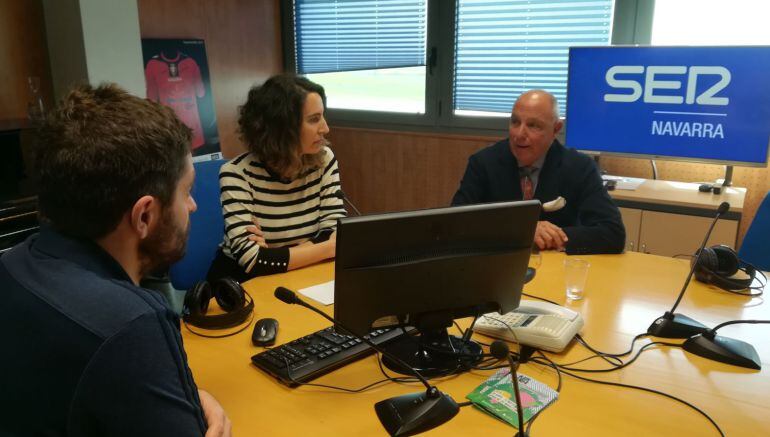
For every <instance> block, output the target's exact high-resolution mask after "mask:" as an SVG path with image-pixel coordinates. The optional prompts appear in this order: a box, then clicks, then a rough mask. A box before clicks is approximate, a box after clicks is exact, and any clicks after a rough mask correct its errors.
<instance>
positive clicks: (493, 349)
mask: <svg viewBox="0 0 770 437" xmlns="http://www.w3.org/2000/svg"><path fill="white" fill-rule="evenodd" d="M489 353H490V354H492V356H493V357H495V358H497V359H498V360H508V365H509V366H510V367H511V383H512V384H513V395H514V396H515V397H516V399H515V400H516V415H517V416H518V418H519V426H518V428H519V431H518V432H517V433H516V435H515V436H514V437H527V433H525V432H524V409H523V408H522V407H521V391H519V377H518V375H517V374H516V369H518V367H519V363H518V362H517V361H514V360H513V358H512V357H511V350H510V348H508V343H506V342H504V341H500V340H495V341H493V342H492V344H491V345H490V346H489Z"/></svg>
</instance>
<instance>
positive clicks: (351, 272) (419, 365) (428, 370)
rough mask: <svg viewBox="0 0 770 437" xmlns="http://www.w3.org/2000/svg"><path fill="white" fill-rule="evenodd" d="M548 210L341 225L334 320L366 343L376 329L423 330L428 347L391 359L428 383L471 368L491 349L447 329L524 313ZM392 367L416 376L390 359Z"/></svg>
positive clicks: (525, 205) (440, 212)
mask: <svg viewBox="0 0 770 437" xmlns="http://www.w3.org/2000/svg"><path fill="white" fill-rule="evenodd" d="M540 209H541V206H540V202H539V201H537V200H530V201H524V202H502V203H488V204H480V205H467V206H458V207H451V208H437V209H427V210H421V211H410V212H397V213H389V214H379V215H368V216H359V217H348V218H343V219H340V220H339V222H338V227H337V255H336V264H335V282H334V317H335V318H336V319H337V320H338V322H339V324H340V325H341V326H344V327H345V328H347V329H349V330H351V331H352V332H353V333H354V334H357V335H359V336H362V335H365V334H367V333H368V332H369V331H370V329H371V328H372V327H384V326H395V325H399V326H405V325H408V326H414V327H416V328H417V330H418V331H419V333H420V339H419V340H418V341H415V340H414V339H411V340H409V339H407V340H404V341H402V342H401V344H396V345H392V346H391V350H390V353H391V354H394V355H398V356H399V357H401V358H402V359H403V360H404V361H407V362H409V363H410V365H411V367H412V368H416V369H418V370H419V371H420V372H423V374H424V375H429V376H434V375H440V374H447V373H451V372H454V371H457V369H459V368H468V367H469V366H470V365H471V363H472V362H476V358H480V357H481V348H480V347H478V345H475V344H474V343H473V342H469V341H468V340H467V339H458V338H456V337H453V336H449V335H448V333H447V328H448V327H450V326H451V325H452V321H453V320H454V319H457V318H462V317H470V316H478V315H481V314H483V313H487V312H491V311H499V312H501V313H505V312H509V311H512V310H514V309H516V308H517V307H518V306H519V301H520V299H521V292H522V288H523V285H524V281H525V275H526V271H527V264H528V261H529V256H530V253H531V249H532V243H533V240H534V234H535V227H536V226H537V220H538V218H539V216H540ZM425 350H430V351H432V352H433V353H432V354H429V353H425ZM418 351H420V352H418ZM443 351H448V352H443ZM457 351H462V353H461V354H460V357H459V358H458V356H457V355H455V354H456V353H457ZM423 358H424V359H423ZM385 364H386V365H387V366H388V367H390V368H391V369H393V370H396V371H402V372H403V373H408V374H411V372H408V371H404V369H403V368H402V367H400V365H397V364H393V363H391V362H389V361H388V359H387V357H386V359H385Z"/></svg>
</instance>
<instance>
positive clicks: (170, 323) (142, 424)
mask: <svg viewBox="0 0 770 437" xmlns="http://www.w3.org/2000/svg"><path fill="white" fill-rule="evenodd" d="M0 299H2V303H1V304H0V348H2V351H3V352H2V358H0V405H2V407H0V435H7V434H10V435H47V436H64V435H71V436H90V435H94V436H95V435H111V436H113V435H115V436H123V435H125V436H156V435H157V436H169V435H174V436H192V435H196V436H197V435H203V434H204V433H205V430H206V425H205V421H204V419H203V413H202V411H201V408H200V399H199V398H198V391H197V388H196V386H195V382H194V381H193V378H192V374H191V373H190V369H189V368H188V367H187V356H186V355H185V353H184V349H183V348H182V338H181V335H180V332H179V319H178V317H177V316H176V314H174V313H173V312H172V311H170V310H169V309H168V308H167V307H166V305H165V303H164V301H163V297H162V296H160V295H159V294H157V293H155V292H152V291H149V290H146V289H143V288H140V287H137V286H135V285H134V284H133V283H132V282H131V279H130V278H129V276H128V275H127V274H126V272H125V271H124V270H123V268H122V267H121V266H120V264H118V263H117V261H115V260H114V259H113V258H112V257H111V256H110V255H109V254H108V253H107V252H105V251H104V250H103V249H102V248H101V247H99V246H98V245H97V244H95V243H93V242H90V241H78V240H74V239H70V238H67V237H65V236H62V235H61V234H59V233H57V232H55V231H53V230H51V229H45V228H44V229H43V231H42V232H41V233H40V234H39V235H35V236H32V237H30V238H29V239H28V240H27V241H26V242H24V243H23V244H20V245H19V246H17V247H15V248H13V249H12V250H10V251H8V252H6V253H5V254H4V255H3V256H2V257H0Z"/></svg>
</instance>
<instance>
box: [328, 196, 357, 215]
mask: <svg viewBox="0 0 770 437" xmlns="http://www.w3.org/2000/svg"><path fill="white" fill-rule="evenodd" d="M334 197H336V198H338V199H340V200H342V202H343V203H345V202H347V204H348V205H350V207H351V208H352V209H353V212H355V213H356V215H361V211H359V210H358V208H356V206H355V205H353V202H351V201H350V198H349V197H348V196H346V195H345V192H344V191H342V190H337V191H335V192H334Z"/></svg>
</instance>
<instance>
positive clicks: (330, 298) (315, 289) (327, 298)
mask: <svg viewBox="0 0 770 437" xmlns="http://www.w3.org/2000/svg"><path fill="white" fill-rule="evenodd" d="M299 292H300V293H301V294H304V295H305V296H307V297H309V298H311V299H313V300H316V301H318V302H320V303H322V304H324V305H331V304H333V303H334V281H329V282H324V283H323V284H318V285H313V286H311V287H307V288H303V289H300V290H299Z"/></svg>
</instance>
